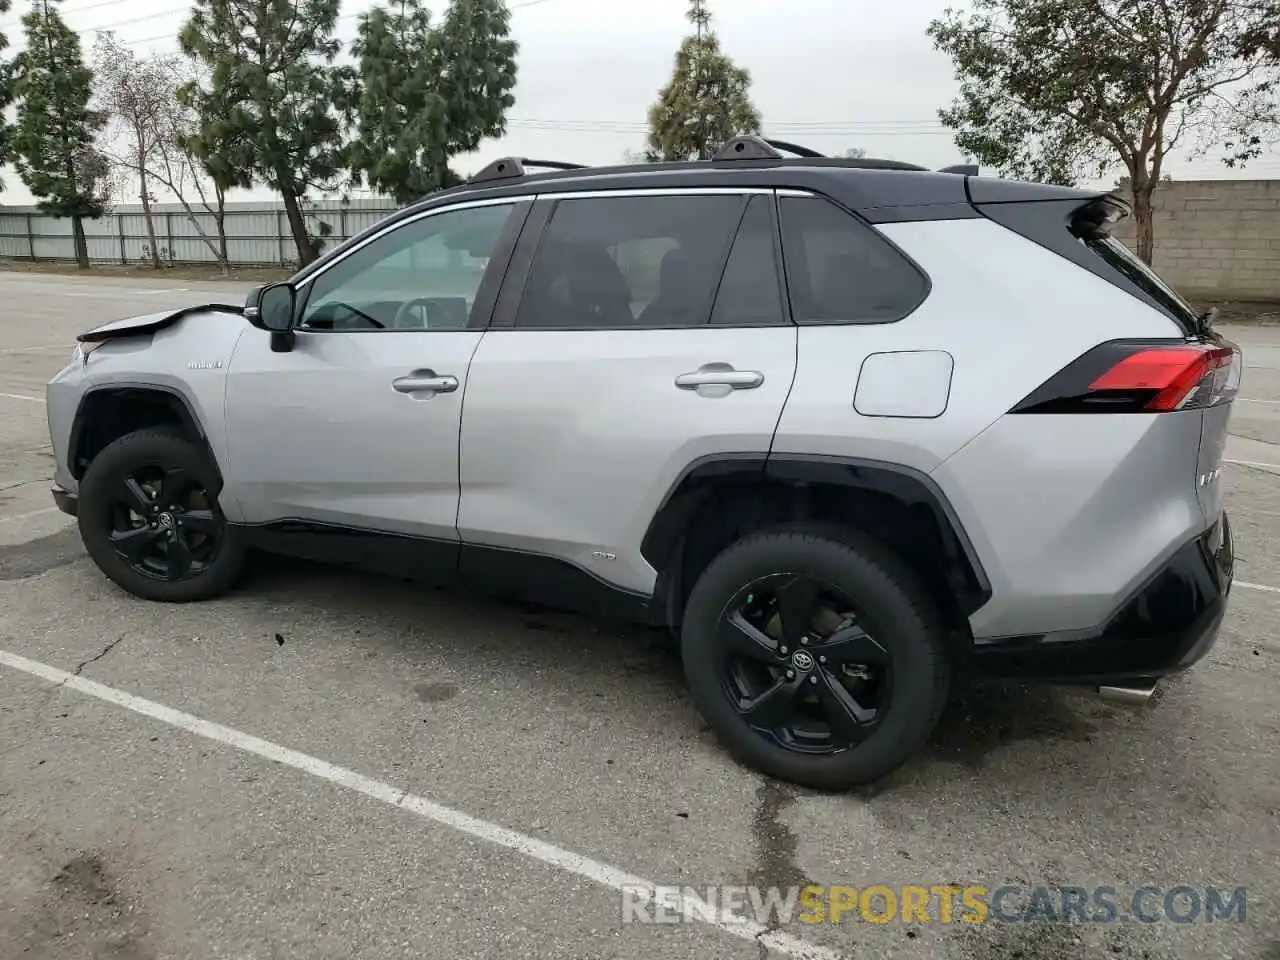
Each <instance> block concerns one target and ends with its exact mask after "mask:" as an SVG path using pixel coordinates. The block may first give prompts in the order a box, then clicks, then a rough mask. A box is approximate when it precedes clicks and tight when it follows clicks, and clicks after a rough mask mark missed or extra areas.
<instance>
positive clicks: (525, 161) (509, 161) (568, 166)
mask: <svg viewBox="0 0 1280 960" xmlns="http://www.w3.org/2000/svg"><path fill="white" fill-rule="evenodd" d="M529 167H542V168H544V169H547V170H585V169H586V164H584V163H565V162H564V161H562V160H530V159H529V158H528V157H502V158H501V159H499V160H495V161H493V163H491V164H489V165H488V166H487V167H484V168H483V169H481V170H480V171H478V172H477V173H475V174H474V175H473V176H472V177H471V178H470V179H468V180H467V183H485V182H487V181H490V180H518V179H519V178H520V177H523V176H524V175H525V174H526V173H528V172H529V171H528V168H529Z"/></svg>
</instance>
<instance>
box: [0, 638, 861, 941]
mask: <svg viewBox="0 0 1280 960" xmlns="http://www.w3.org/2000/svg"><path fill="white" fill-rule="evenodd" d="M0 664H3V665H5V666H8V667H12V668H13V669H14V670H20V671H22V672H23V673H28V674H30V675H32V676H34V677H40V678H41V679H43V680H47V681H49V682H50V683H54V684H57V685H59V686H62V687H68V688H70V689H72V690H76V691H78V692H80V693H83V694H86V695H88V696H90V697H95V698H97V699H99V700H103V701H106V702H107V703H113V704H115V705H116V706H119V707H124V708H125V709H126V710H132V711H133V712H134V713H139V714H142V715H143V716H144V717H150V718H152V719H153V720H159V721H160V722H161V723H167V724H169V725H170V726H172V727H177V728H178V729H180V730H186V731H187V732H188V733H193V734H195V735H196V736H198V737H204V738H205V739H207V740H213V741H216V742H217V743H222V744H226V745H227V746H230V747H234V748H235V749H237V750H241V751H243V752H245V753H249V754H253V755H254V756H258V757H262V758H263V759H265V760H272V761H274V762H276V763H279V764H283V765H284V766H286V767H292V768H293V769H295V770H300V771H302V772H303V773H306V774H309V775H311V776H313V777H317V778H319V779H321V780H326V781H328V782H329V783H332V784H334V785H336V786H339V787H345V788H346V789H348V790H353V791H355V792H356V793H362V794H364V795H365V796H366V797H371V798H372V799H374V800H378V801H380V802H382V803H385V804H387V805H388V806H391V807H397V808H399V809H402V810H407V811H408V812H410V813H413V814H416V815H417V816H419V817H422V818H423V819H425V820H431V821H433V822H435V823H438V824H441V825H442V826H445V827H449V828H451V829H453V830H457V831H458V832H460V833H464V834H467V835H468V836H471V837H475V838H476V839H478V840H484V841H487V842H488V843H492V844H495V845H497V846H500V847H506V848H507V849H508V850H513V851H515V852H516V853H520V854H523V855H524V856H526V857H529V858H530V859H532V860H537V861H539V862H541V863H545V864H547V865H549V866H553V867H559V868H560V869H561V870H564V871H566V872H567V873H572V874H575V875H577V876H579V877H583V878H584V879H587V880H591V881H592V882H594V883H598V884H600V885H601V886H604V887H610V888H612V889H613V890H616V891H617V892H619V893H622V892H624V891H629V892H630V891H634V892H635V893H636V894H637V895H638V894H639V893H640V892H641V891H647V892H648V896H649V903H653V902H654V901H655V900H656V898H657V896H658V895H659V894H658V891H657V889H656V888H655V885H654V884H653V883H652V882H651V881H648V880H645V879H644V878H643V877H637V876H635V875H633V874H630V873H627V872H626V871H624V870H620V869H619V868H617V867H612V866H609V865H608V864H606V863H600V862H599V861H597V860H592V859H591V858H590V857H584V856H582V855H581V854H578V853H573V852H572V851H570V850H565V849H564V848H563V847H557V846H555V845H554V844H551V843H547V842H546V841H544V840H538V839H536V838H534V837H530V836H526V835H525V834H522V833H517V832H516V831H514V830H509V829H507V828H506V827H503V826H500V825H498V824H496V823H490V822H488V821H487V820H481V819H479V818H478V817H473V816H470V815H469V814H465V813H462V812H460V811H458V810H453V809H451V808H449V807H445V806H441V805H440V804H438V803H434V802H432V801H431V800H428V799H427V798H426V797H420V796H416V795H414V794H411V793H409V792H408V790H403V789H401V788H399V787H393V786H392V785H391V784H389V783H384V782H383V781H381V780H374V779H373V778H371V777H366V776H364V775H362V774H359V773H356V772H354V771H352V770H348V769H346V768H344V767H339V766H335V765H334V764H332V763H328V762H327V761H324V760H320V759H318V758H316V757H312V756H308V755H307V754H305V753H299V752H298V751H296V750H291V749H289V748H288V747H282V746H280V745H279V744H276V743H272V742H271V741H269V740H262V739H260V738H258V737H255V736H253V735H252V734H248V733H242V732H241V731H239V730H234V729H232V728H231V727H224V726H222V725H221V724H217V723H211V722H210V721H208V720H201V719H200V718H199V717H194V716H192V715H191V714H189V713H183V712H182V711H180V710H174V709H173V708H172V707H166V706H164V705H163V704H160V703H155V702H154V701H151V700H145V699H143V698H142V697H136V696H134V695H133V694H131V693H125V692H124V691H123V690H117V689H115V688H114V687H108V686H106V685H104V684H101V683H96V682H94V681H93V680H87V679H85V678H84V677H78V676H75V675H74V674H71V673H67V672H66V671H65V670H59V669H58V668H57V667H51V666H49V665H48V664H44V663H39V662H37V661H35V660H28V659H27V658H26V657H20V656H18V655H17V654H16V653H9V652H8V651H6V650H0ZM671 906H672V907H674V905H671ZM619 909H621V903H619ZM705 909H706V908H705V906H703V905H701V904H699V903H698V902H696V901H690V902H688V903H681V904H680V910H681V911H682V913H681V916H686V915H687V916H691V917H696V918H698V919H699V920H701V921H702V922H703V923H706V924H708V925H710V926H712V927H715V928H716V929H717V930H721V931H723V932H724V933H728V934H731V935H732V936H735V937H738V938H740V939H742V940H746V941H748V942H751V943H756V944H759V945H761V946H764V947H768V948H769V949H771V950H776V951H777V952H779V953H782V954H786V955H787V956H791V957H796V958H798V960H842V955H841V954H839V953H837V952H835V951H833V950H830V949H828V948H826V947H819V946H815V945H814V944H811V943H809V942H807V941H805V940H801V939H800V938H798V937H793V936H791V935H790V934H787V933H782V932H780V931H778V930H770V929H769V928H768V927H766V926H765V925H764V924H761V923H757V922H756V921H754V920H750V919H748V918H746V917H743V916H741V915H728V916H725V915H723V913H722V914H721V916H719V917H715V916H711V917H709V916H707V914H706V912H705Z"/></svg>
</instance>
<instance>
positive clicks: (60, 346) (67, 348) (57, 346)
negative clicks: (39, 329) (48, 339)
mask: <svg viewBox="0 0 1280 960" xmlns="http://www.w3.org/2000/svg"><path fill="white" fill-rule="evenodd" d="M73 349H75V344H73V343H42V344H39V345H37V346H32V347H5V348H4V349H3V350H0V355H3V356H6V357H7V356H11V355H13V354H15V353H45V352H49V353H52V352H54V351H55V350H56V351H58V352H59V353H66V354H68V355H70V354H71V351H72V350H73Z"/></svg>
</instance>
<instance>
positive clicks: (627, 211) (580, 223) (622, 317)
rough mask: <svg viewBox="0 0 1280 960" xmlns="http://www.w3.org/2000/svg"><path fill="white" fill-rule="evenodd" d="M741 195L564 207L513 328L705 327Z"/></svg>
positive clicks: (612, 200)
mask: <svg viewBox="0 0 1280 960" xmlns="http://www.w3.org/2000/svg"><path fill="white" fill-rule="evenodd" d="M745 202H746V199H745V198H744V197H742V196H680V197H674V196H671V197H663V196H654V197H600V198H581V199H576V200H561V201H560V202H559V203H557V204H556V208H555V212H554V213H553V214H552V216H551V221H550V222H549V223H548V224H547V229H546V232H545V234H544V235H543V238H542V242H541V244H540V246H539V248H538V253H537V255H536V256H535V257H534V261H533V268H532V270H531V271H530V273H529V280H528V283H527V284H526V286H525V293H524V297H523V298H522V300H521V303H520V308H519V312H518V313H517V315H516V326H517V327H543V328H547V327H553V328H554V327H559V328H566V327H567V328H578V329H612V328H615V327H689V326H700V325H703V324H705V323H706V322H707V319H708V316H709V315H710V313H711V300H712V297H713V296H714V295H715V289H716V281H717V280H718V279H719V277H720V272H721V269H722V267H723V265H724V260H725V254H726V253H727V251H728V247H729V242H730V240H731V238H732V237H733V231H734V228H735V227H736V226H737V224H738V220H739V218H740V217H741V214H742V208H743V205H744V203H745Z"/></svg>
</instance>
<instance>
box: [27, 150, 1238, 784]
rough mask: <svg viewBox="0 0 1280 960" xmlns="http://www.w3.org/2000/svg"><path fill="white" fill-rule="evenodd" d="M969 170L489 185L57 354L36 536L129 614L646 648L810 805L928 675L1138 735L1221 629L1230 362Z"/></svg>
mask: <svg viewBox="0 0 1280 960" xmlns="http://www.w3.org/2000/svg"><path fill="white" fill-rule="evenodd" d="M784 151H785V152H788V153H793V154H799V156H790V157H788V156H784V155H783V154H784ZM535 166H542V167H550V168H552V169H551V170H550V171H549V172H544V173H536V174H535V173H531V172H530V171H529V169H528V168H532V167H535ZM976 173H977V171H976V170H974V169H970V168H948V169H947V170H944V171H929V170H925V169H923V168H920V167H917V166H913V165H910V164H905V163H897V162H891V161H874V160H849V159H828V158H825V157H821V156H819V155H817V154H813V153H812V152H810V151H807V150H804V149H802V148H797V147H794V146H793V145H789V144H780V143H777V142H774V141H766V140H761V139H757V138H740V139H737V140H734V141H732V142H730V143H729V144H727V145H726V146H725V147H724V148H723V149H722V150H721V151H720V152H719V153H718V154H717V155H716V157H715V158H714V159H712V160H710V161H704V162H688V163H671V164H661V163H660V164H643V165H632V166H625V167H612V168H590V169H588V168H580V167H575V166H573V165H569V164H554V163H545V164H535V163H534V162H532V161H527V160H526V161H522V160H519V159H506V160H502V161H498V162H495V163H494V164H492V165H490V166H489V167H487V168H485V169H484V170H483V171H481V172H480V173H479V174H477V175H476V176H475V177H473V178H472V179H471V180H470V181H469V182H467V183H466V184H463V185H462V186H460V187H456V188H452V189H449V190H445V191H442V192H439V193H436V194H433V195H432V196H429V197H427V198H426V199H424V200H422V201H421V202H419V203H416V204H413V205H411V206H409V207H407V208H405V209H402V210H400V211H398V212H396V213H394V214H392V215H390V216H388V217H387V218H386V219H384V220H382V221H381V222H379V223H378V224H376V225H375V226H373V227H371V228H369V229H367V230H365V231H363V232H362V233H360V234H359V235H357V236H354V237H352V238H351V239H349V240H347V241H345V242H343V243H342V244H341V245H339V246H337V247H335V248H334V249H332V250H331V251H329V252H327V253H326V254H325V255H324V256H322V257H321V258H319V259H318V260H317V261H316V262H314V263H311V264H309V265H307V266H306V267H304V268H302V269H301V270H299V271H298V272H297V273H296V274H295V275H294V276H293V277H292V279H290V280H289V281H287V282H281V283H274V284H268V285H266V286H264V287H261V288H259V289H257V290H255V291H254V292H253V293H252V294H250V296H249V297H248V300H247V302H246V303H245V304H244V306H234V305H219V304H208V305H203V306H197V307H190V308H187V309H183V310H179V311H177V312H170V313H162V314H155V315H151V316H144V317H138V318H133V319H129V320H124V321H116V322H114V323H109V324H106V325H105V326H100V327H98V328H97V329H94V330H92V331H90V332H87V333H85V334H83V335H82V336H80V338H79V343H78V345H77V347H76V350H75V354H74V357H73V359H72V360H71V362H70V364H69V365H68V366H67V367H66V368H65V369H64V370H62V371H61V372H60V373H58V374H57V376H56V377H55V378H54V379H53V380H52V381H51V382H50V383H49V385H48V388H47V399H48V416H49V427H50V431H51V434H52V440H53V447H54V450H55V453H56V458H57V468H56V476H55V479H54V487H53V495H54V498H55V500H56V502H57V503H58V504H59V505H60V506H61V507H62V509H63V510H65V511H66V512H68V513H71V514H74V515H75V516H76V517H77V521H78V525H79V530H80V535H81V536H82V538H83V541H84V545H85V548H86V549H87V551H88V553H89V555H90V556H91V557H92V559H93V560H94V562H95V563H96V564H97V566H98V567H99V568H100V569H101V571H102V572H103V573H104V574H105V575H106V576H107V577H109V578H110V579H111V580H113V581H115V582H116V583H117V584H119V585H120V586H121V587H122V588H124V589H125V590H126V591H129V592H130V593H132V594H135V595H137V596H139V597H143V598H146V599H149V600H158V601H191V600H201V599H205V598H211V597H214V596H217V595H220V594H223V593H224V592H226V591H228V590H229V589H230V588H232V586H233V584H234V582H235V581H236V578H237V575H238V574H239V573H240V571H241V569H242V566H243V564H244V561H245V558H246V555H247V553H249V552H250V551H253V550H262V551H267V552H274V553H277V554H282V555H286V556H294V557H302V558H310V559H319V560H327V561H333V562H338V563H346V564H355V565H359V566H362V567H367V568H373V569H377V570H382V571H387V572H392V573H395V574H398V575H402V576H407V577H410V578H414V579H416V580H420V581H424V582H433V583H442V582H449V583H458V584H460V585H464V586H469V587H471V588H474V589H477V590H482V591H486V592H489V593H491V594H501V595H506V596H510V597H518V598H521V599H526V600H533V601H537V602H539V603H541V604H544V605H549V606H556V607H560V608H570V609H575V610H580V611H589V612H593V613H597V614H610V615H620V616H623V617H627V618H631V619H634V620H638V621H642V622H644V623H647V624H651V625H654V626H658V627H665V628H667V629H669V630H670V631H672V632H673V633H674V634H675V635H676V637H678V640H679V643H680V647H681V656H682V658H683V663H684V668H685V673H686V676H687V679H688V686H689V691H690V695H691V697H692V700H693V702H694V703H695V704H696V706H697V708H698V709H699V710H700V711H701V713H702V714H703V715H704V716H705V717H706V719H707V721H708V722H709V724H710V725H711V727H712V729H713V730H714V731H715V733H716V734H717V735H718V737H719V738H720V740H721V741H722V743H723V744H724V745H725V746H726V747H727V748H728V749H729V751H730V752H731V753H732V754H733V755H734V756H735V757H737V758H738V759H739V760H740V761H742V762H743V763H745V764H747V765H750V766H752V767H754V768H755V769H758V770H760V771H763V772H765V773H767V774H770V775H772V776H776V777H779V778H782V779H786V780H790V781H793V782H797V783H800V784H805V785H809V786H813V787H818V788H828V789H842V788H847V787H850V786H852V785H855V784H860V783H865V782H867V781H871V780H875V779H877V778H880V777H882V776H884V775H885V774H886V773H888V772H889V771H891V770H893V769H894V768H895V767H897V766H898V765H900V764H901V763H902V762H903V761H904V760H906V759H907V758H908V757H909V756H911V755H912V753H913V752H914V751H915V750H916V749H917V748H918V746H919V745H920V743H921V741H922V740H923V738H925V737H926V736H927V734H928V733H929V731H930V728H931V727H932V726H933V725H934V724H935V722H936V720H937V718H938V716H939V714H940V712H941V710H942V707H943V705H944V703H945V701H946V698H947V695H948V690H949V686H950V683H951V679H952V677H953V676H961V675H963V676H975V675H985V676H990V677H996V678H1011V679H1017V680H1039V681H1047V682H1053V683H1061V684H1076V685H1085V686H1089V687H1097V688H1103V687H1106V688H1114V690H1115V691H1117V692H1119V693H1126V692H1127V693H1129V694H1133V695H1136V696H1138V697H1141V696H1143V695H1145V694H1147V693H1149V692H1150V690H1151V689H1152V688H1153V687H1154V685H1155V683H1156V681H1157V680H1158V678H1160V677H1161V676H1163V675H1166V674H1169V673H1171V672H1174V671H1178V670H1181V669H1184V668H1186V667H1188V666H1189V665H1191V664H1192V663H1194V662H1195V661H1197V660H1198V659H1200V658H1201V657H1202V656H1203V655H1204V654H1205V651H1206V650H1207V649H1208V648H1209V647H1210V645H1211V644H1212V643H1213V642H1214V639H1215V636H1216V634H1217V631H1218V628H1219V624H1220V622H1221V619H1222V617H1223V613H1224V607H1225V603H1226V596H1227V593H1228V591H1229V589H1230V584H1231V577H1232V548H1231V535H1230V529H1229V526H1228V523H1227V518H1226V516H1225V515H1224V512H1223V494H1222V480H1221V466H1220V465H1221V463H1222V456H1223V447H1224V442H1225V439H1226V435H1227V424H1228V418H1229V416H1230V410H1231V404H1232V400H1233V398H1234V397H1235V396H1236V393H1237V390H1238V388H1239V382H1240V374H1241V367H1242V364H1241V358H1240V352H1239V350H1238V349H1237V348H1236V347H1235V346H1234V345H1233V344H1231V343H1229V342H1227V341H1225V340H1223V339H1222V338H1221V336H1220V335H1218V334H1217V333H1216V332H1215V331H1213V330H1212V329H1211V326H1210V324H1209V322H1208V320H1207V319H1206V317H1204V316H1202V315H1199V314H1197V312H1196V311H1195V310H1193V309H1192V308H1191V307H1190V306H1188V304H1187V303H1186V302H1185V301H1184V300H1183V299H1181V298H1180V297H1179V296H1178V294H1176V293H1175V292H1174V291H1173V290H1171V289H1170V288H1169V287H1168V286H1167V285H1166V284H1165V283H1163V282H1162V281H1161V280H1160V279H1159V277H1157V276H1156V275H1155V274H1154V273H1153V272H1152V271H1151V270H1150V269H1149V268H1148V267H1147V266H1146V265H1145V264H1144V263H1143V262H1141V261H1140V260H1139V259H1137V258H1136V257H1134V256H1133V255H1132V254H1131V253H1130V252H1129V250H1128V249H1127V248H1126V247H1125V246H1124V245H1123V244H1121V243H1119V242H1118V241H1117V240H1115V239H1114V238H1113V237H1112V235H1111V231H1112V227H1113V226H1114V224H1115V223H1116V222H1117V221H1119V220H1120V219H1121V218H1123V217H1125V216H1127V215H1128V208H1127V207H1126V205H1125V203H1124V202H1123V201H1122V200H1121V199H1120V198H1117V197H1115V196H1112V195H1109V194H1108V193H1106V192H1104V191H1094V190H1084V189H1068V188H1063V187H1056V186H1047V185H1042V184H1034V183H1023V182H1015V181H1008V180H1002V179H997V178H988V177H983V176H977V175H976Z"/></svg>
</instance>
